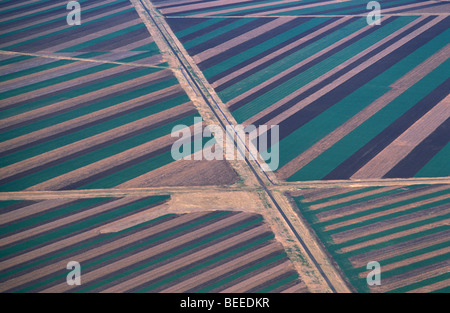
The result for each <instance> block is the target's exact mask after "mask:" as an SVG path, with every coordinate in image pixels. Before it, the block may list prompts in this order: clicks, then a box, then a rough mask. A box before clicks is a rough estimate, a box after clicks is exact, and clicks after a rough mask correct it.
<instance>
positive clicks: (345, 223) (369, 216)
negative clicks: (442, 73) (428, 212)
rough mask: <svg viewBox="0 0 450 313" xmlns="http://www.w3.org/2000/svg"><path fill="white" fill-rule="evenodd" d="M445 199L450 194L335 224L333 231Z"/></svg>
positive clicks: (448, 197) (449, 197)
mask: <svg viewBox="0 0 450 313" xmlns="http://www.w3.org/2000/svg"><path fill="white" fill-rule="evenodd" d="M445 199H450V194H448V195H442V196H440V197H436V198H432V199H427V200H423V201H418V202H414V203H411V204H408V205H403V206H400V207H396V208H393V209H389V210H383V211H380V212H376V213H372V214H368V215H365V216H361V217H357V218H354V219H351V220H348V221H345V222H341V223H336V224H333V229H336V228H341V227H344V226H349V225H353V224H356V223H359V222H363V221H367V220H370V219H373V218H377V217H380V216H386V215H389V214H393V213H397V212H402V211H406V210H409V209H412V208H416V207H419V206H421V205H426V204H429V203H433V202H437V201H441V200H445ZM320 221H321V220H320Z"/></svg>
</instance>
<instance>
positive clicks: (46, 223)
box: [0, 196, 307, 293]
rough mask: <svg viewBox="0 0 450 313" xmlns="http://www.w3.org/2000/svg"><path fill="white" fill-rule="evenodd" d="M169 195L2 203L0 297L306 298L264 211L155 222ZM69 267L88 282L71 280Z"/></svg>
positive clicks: (167, 218) (171, 217) (203, 214)
mask: <svg viewBox="0 0 450 313" xmlns="http://www.w3.org/2000/svg"><path fill="white" fill-rule="evenodd" d="M167 199H168V196H153V197H148V198H142V197H123V198H93V199H76V200H74V199H64V198H61V199H57V200H45V201H35V202H34V201H4V202H1V203H0V206H1V211H0V212H1V219H0V223H1V224H2V226H1V236H0V246H1V253H0V291H1V292H15V293H21V292H220V291H224V292H307V289H306V287H305V285H304V283H303V282H301V281H300V280H299V279H298V274H297V272H296V271H295V270H294V267H293V266H292V264H291V263H290V261H289V260H288V259H287V257H286V254H285V252H284V250H283V248H282V246H281V245H280V244H279V243H278V242H277V241H275V240H274V235H273V233H272V232H271V230H270V228H269V227H268V226H267V225H266V224H265V223H264V222H263V219H262V217H261V216H260V215H258V214H250V213H244V212H239V211H234V212H228V211H210V212H196V213H187V214H179V215H175V214H168V215H167V214H163V215H161V216H160V217H157V218H154V217H153V218H146V216H147V215H148V214H152V212H155V211H156V210H158V208H159V207H161V206H164V205H165V204H164V202H165V201H166V200H167ZM134 221H139V222H138V223H135V222H134ZM70 261H76V262H79V263H80V264H81V280H82V284H81V285H80V286H69V285H68V284H67V283H66V276H67V274H68V272H69V270H67V269H66V266H67V264H68V262H70Z"/></svg>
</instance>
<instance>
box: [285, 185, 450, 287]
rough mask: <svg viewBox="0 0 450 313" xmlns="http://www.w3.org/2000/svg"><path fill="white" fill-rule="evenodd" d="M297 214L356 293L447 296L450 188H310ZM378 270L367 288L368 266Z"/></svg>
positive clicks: (298, 195)
mask: <svg viewBox="0 0 450 313" xmlns="http://www.w3.org/2000/svg"><path fill="white" fill-rule="evenodd" d="M292 195H293V196H294V199H295V202H296V203H297V206H298V208H299V212H300V213H301V215H302V216H304V218H305V219H306V220H308V222H309V223H310V225H311V226H312V228H313V230H314V231H315V233H316V235H317V236H318V237H319V238H320V240H321V241H322V243H323V244H324V245H325V247H326V249H327V251H328V252H329V254H330V255H331V256H332V257H333V258H334V260H335V261H336V262H337V263H338V265H339V266H340V268H341V269H342V271H343V272H344V274H345V276H346V277H347V278H348V279H349V281H350V282H351V284H352V285H353V286H354V287H355V289H356V290H357V291H358V292H401V293H404V292H449V291H450V274H449V273H450V236H449V235H450V224H449V221H450V220H449V218H450V186H449V185H417V186H409V187H371V188H334V189H310V190H303V191H299V192H297V193H294V194H292ZM372 261H377V262H379V263H380V265H381V285H380V286H372V287H368V284H367V282H366V278H367V276H368V274H369V272H370V271H371V269H369V270H368V269H367V264H368V263H369V262H372Z"/></svg>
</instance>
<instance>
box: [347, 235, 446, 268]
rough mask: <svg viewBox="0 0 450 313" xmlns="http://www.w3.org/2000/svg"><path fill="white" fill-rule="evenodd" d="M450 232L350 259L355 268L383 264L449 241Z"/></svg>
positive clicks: (417, 239)
mask: <svg viewBox="0 0 450 313" xmlns="http://www.w3.org/2000/svg"><path fill="white" fill-rule="evenodd" d="M449 233H450V231H449V230H446V231H441V232H438V233H435V234H432V235H428V236H424V237H421V238H416V239H412V240H408V241H406V242H402V243H398V244H395V245H392V246H388V247H385V248H381V249H378V250H375V251H370V252H366V253H363V254H359V255H356V256H354V257H351V258H349V260H350V262H351V263H352V265H353V267H355V268H357V267H361V266H366V265H367V263H368V262H370V261H373V260H376V261H378V262H381V261H383V260H386V259H390V258H393V257H395V256H399V255H402V254H406V253H409V252H412V251H416V250H420V249H423V248H426V247H429V246H432V245H437V244H439V243H443V242H446V241H448V240H449Z"/></svg>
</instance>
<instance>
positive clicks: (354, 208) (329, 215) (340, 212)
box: [317, 185, 449, 230]
mask: <svg viewBox="0 0 450 313" xmlns="http://www.w3.org/2000/svg"><path fill="white" fill-rule="evenodd" d="M448 189H449V186H447V185H444V186H437V187H434V188H431V189H428V188H427V189H426V190H421V191H417V192H413V193H407V194H405V195H400V196H397V195H391V196H386V197H382V198H378V199H376V200H379V201H373V202H371V201H366V202H363V203H357V204H354V205H349V206H347V207H342V208H337V209H334V210H330V211H326V212H322V213H318V214H317V218H319V219H320V220H321V221H331V220H333V219H335V218H339V217H342V216H347V215H351V214H355V213H360V212H364V211H368V210H371V209H375V208H381V207H383V206H386V205H393V204H395V203H399V202H402V201H405V200H409V199H414V198H418V197H421V196H426V195H429V194H430V193H435V192H439V191H443V190H448ZM336 228H337V227H335V226H334V224H333V225H329V226H327V228H326V230H331V229H336Z"/></svg>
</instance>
